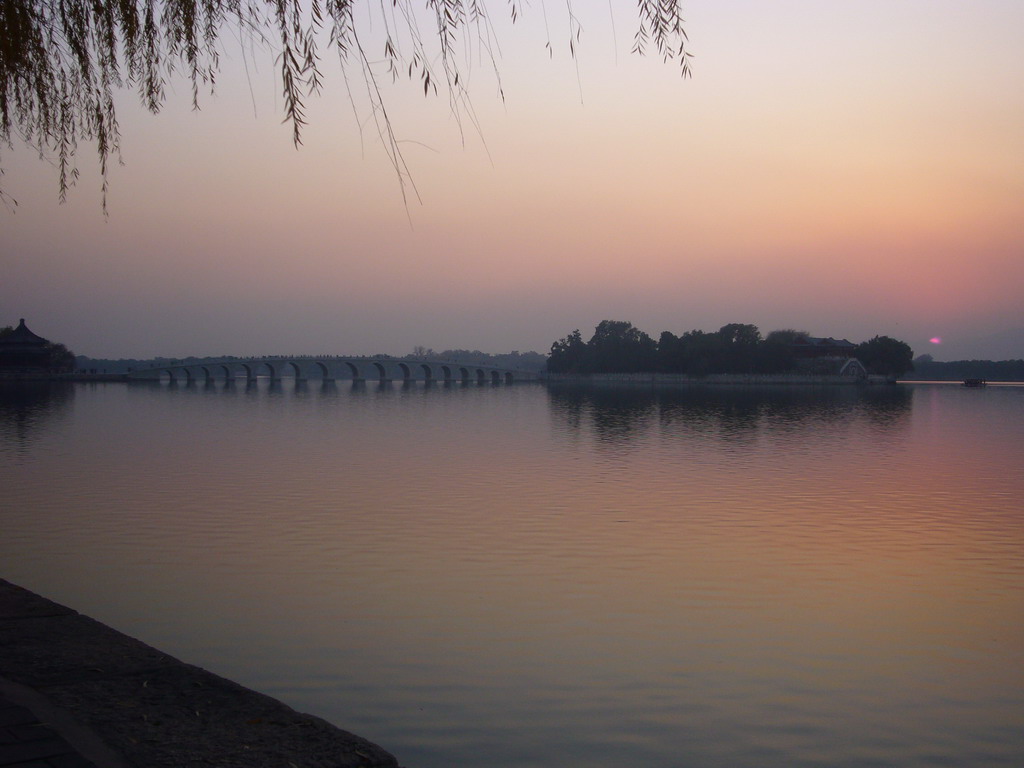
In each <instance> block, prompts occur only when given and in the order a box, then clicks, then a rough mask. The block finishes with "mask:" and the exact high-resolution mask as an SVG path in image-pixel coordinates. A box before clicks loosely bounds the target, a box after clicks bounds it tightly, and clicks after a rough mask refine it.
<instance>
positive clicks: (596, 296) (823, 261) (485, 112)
mask: <svg viewBox="0 0 1024 768" xmlns="http://www.w3.org/2000/svg"><path fill="white" fill-rule="evenodd" d="M489 7H490V9H491V14H492V17H493V19H494V28H495V29H494V34H495V38H496V40H497V42H498V44H499V45H500V54H499V56H498V57H497V60H496V70H497V72H498V76H500V86H501V91H502V92H503V94H504V98H503V99H502V98H501V97H500V96H499V95H498V94H499V89H498V80H497V78H496V76H495V74H494V71H495V67H493V66H492V65H491V63H490V62H489V61H488V60H487V59H486V58H484V57H481V56H480V55H479V52H478V51H477V50H476V48H473V49H472V50H471V51H469V52H468V53H467V57H466V59H465V60H464V61H463V62H462V66H461V69H462V74H463V76H464V77H465V78H468V83H469V89H470V95H471V105H472V110H473V114H472V118H473V119H470V118H469V117H468V116H465V115H464V116H463V117H462V119H460V120H459V119H456V118H455V116H454V115H453V113H452V111H451V109H450V108H449V102H448V99H447V97H446V96H445V95H444V93H443V91H442V92H441V93H440V94H439V95H437V96H434V95H429V96H426V97H425V96H424V94H423V88H422V86H421V85H420V83H419V82H412V83H409V82H402V81H400V82H398V83H396V84H391V83H390V81H389V80H388V78H387V77H386V76H385V75H383V72H382V74H381V85H382V91H383V96H384V100H385V104H386V106H387V109H388V111H389V115H390V117H391V121H392V125H393V127H394V130H395V132H396V134H397V135H398V138H399V139H400V141H401V142H402V143H401V147H402V151H403V156H404V159H405V162H406V163H407V165H408V168H409V172H410V174H411V178H412V182H413V183H414V184H415V193H412V190H411V189H410V188H408V187H407V188H406V193H407V194H408V196H409V201H408V203H406V202H404V200H403V190H402V186H401V185H400V183H399V180H398V177H397V176H396V174H395V171H394V169H393V168H392V166H391V164H390V161H389V159H388V157H387V154H386V153H385V151H384V149H383V146H382V144H381V142H380V141H379V139H378V138H377V135H376V132H375V129H374V127H373V122H372V120H371V119H369V111H368V108H367V104H366V102H365V98H364V97H363V95H362V90H363V88H364V86H363V81H362V79H361V75H360V74H359V73H358V72H356V71H349V72H348V74H347V76H346V75H344V74H343V71H342V69H341V67H340V66H339V64H338V62H337V61H336V59H335V58H333V57H332V56H330V55H328V57H327V58H326V59H325V62H324V66H323V69H324V72H325V75H326V83H325V88H324V92H323V94H322V95H321V96H320V97H314V98H313V99H311V100H310V102H309V104H308V118H309V123H310V125H309V127H308V128H307V130H306V132H305V134H304V143H303V146H302V147H301V148H299V149H296V148H295V147H294V146H293V144H292V141H291V134H290V127H289V126H288V125H286V124H282V121H281V117H282V100H281V97H280V96H279V91H280V84H279V81H278V79H277V73H276V70H275V68H274V64H273V53H272V52H270V51H254V50H252V49H250V48H244V47H243V46H241V45H239V44H237V43H235V42H232V40H231V38H230V36H228V37H227V38H225V39H226V40H227V43H226V45H225V51H224V55H223V68H222V73H221V76H220V78H219V82H218V85H217V90H216V93H215V94H214V95H212V96H211V95H209V94H206V95H203V96H201V99H200V103H201V109H200V110H199V111H195V110H193V109H192V108H191V93H190V86H189V84H188V83H187V82H186V81H184V80H181V81H172V84H171V85H172V88H171V92H170V95H169V98H168V101H167V104H166V105H165V106H164V109H163V110H162V112H161V113H160V114H159V115H156V116H154V115H151V114H149V113H148V112H146V111H145V110H144V109H143V108H142V107H141V106H140V105H139V103H138V99H137V98H136V96H135V95H134V94H133V93H132V92H131V91H125V92H124V93H123V94H121V95H120V97H119V101H118V109H119V121H120V126H121V136H122V140H121V155H122V160H123V165H117V164H114V166H113V167H112V168H111V171H110V174H109V182H110V191H109V194H108V199H107V206H108V209H109V214H108V215H107V216H106V217H105V216H104V214H103V211H102V206H101V199H100V194H99V190H100V177H99V175H98V173H97V166H96V163H95V159H94V157H93V155H92V153H91V152H90V148H89V147H88V146H87V145H83V146H82V147H81V148H80V155H79V167H80V169H81V178H80V180H79V182H78V184H77V186H76V188H75V189H73V190H72V191H71V193H70V195H69V197H68V200H67V202H65V203H64V204H60V203H59V202H58V189H57V176H56V173H55V171H54V168H53V165H52V162H48V161H47V160H45V159H44V160H40V159H39V157H38V155H37V154H36V153H35V152H33V151H32V150H31V149H28V148H26V147H24V146H21V145H18V144H15V145H14V147H13V148H0V163H2V166H3V169H4V175H3V177H0V184H2V188H3V190H4V191H5V192H6V193H7V194H9V195H11V196H13V197H14V198H16V199H17V200H18V205H17V207H16V208H13V209H12V208H11V207H6V208H5V207H2V206H0V325H15V324H17V322H18V319H19V318H22V317H23V318H25V319H26V321H27V323H28V325H29V327H30V328H31V329H32V330H33V331H35V332H36V333H38V334H40V335H42V336H45V337H47V338H50V339H52V340H55V341H60V342H63V343H65V344H66V345H68V346H69V347H70V348H71V349H73V350H74V351H75V352H76V353H78V354H83V355H88V356H91V357H97V358H121V357H137V358H147V357H153V356H169V357H184V356H188V355H197V356H207V355H261V354H346V355H356V354H381V353H382V354H405V353H408V352H411V351H412V350H413V348H414V347H416V346H423V347H431V348H434V349H437V350H443V349H455V348H461V349H480V350H483V351H488V352H508V351H511V350H518V351H521V352H526V351H539V352H547V351H548V350H549V348H550V346H551V343H552V342H553V341H555V340H556V339H559V338H562V337H564V336H566V335H568V334H569V333H571V332H572V331H573V330H574V329H576V328H579V329H581V330H582V331H583V335H584V338H589V336H590V334H591V333H592V332H593V328H594V326H596V325H597V324H598V323H599V322H600V321H601V320H603V319H614V320H628V321H630V322H632V323H634V324H635V325H636V326H638V327H639V328H641V329H642V330H645V331H647V332H648V333H650V334H651V335H652V336H654V337H657V336H658V334H660V333H661V331H663V330H669V331H672V332H673V333H676V334H681V333H683V332H685V331H687V330H692V329H702V330H707V331H713V330H717V329H718V328H719V327H721V326H722V325H725V324H726V323H732V322H738V323H752V324H754V325H757V326H758V327H759V328H760V329H761V331H762V333H765V334H767V333H768V332H769V331H771V330H774V329H778V328H796V329H799V330H806V331H808V332H810V333H811V334H813V335H818V336H835V337H837V338H848V339H849V340H851V341H854V342H859V341H864V340H866V339H869V338H871V337H873V336H875V335H888V336H892V337H895V338H898V339H900V340H903V341H906V342H907V343H908V344H910V346H911V347H912V348H913V350H914V354H915V355H920V354H925V353H927V354H931V355H932V356H933V357H934V358H935V359H937V360H955V359H964V358H973V357H979V358H993V359H1007V358H1024V301H1022V299H1021V296H1022V293H1024V290H1022V289H1024V47H1022V46H1021V45H1020V30H1022V29H1024V3H1022V2H1019V0H1003V1H1001V2H999V1H997V0H972V1H971V2H966V1H965V2H950V1H948V0H920V1H917V0H877V1H876V0H856V1H847V0H835V1H834V2H828V3H822V2H819V1H818V0H802V1H795V0H794V1H785V0H783V1H780V2H772V3H764V2H754V1H752V0H751V1H749V2H745V1H742V0H689V1H688V2H685V1H684V5H683V7H684V16H685V18H686V22H687V23H686V29H687V33H688V35H689V40H690V43H689V49H690V50H691V52H692V53H693V59H692V61H691V68H692V73H693V76H692V78H690V79H684V78H682V77H680V73H679V67H678V65H677V64H673V63H671V62H670V63H663V62H662V61H661V59H660V58H659V57H658V56H657V55H648V56H646V57H638V56H636V55H634V54H631V53H630V48H631V45H632V38H633V33H634V31H635V29H636V26H637V16H636V5H635V4H634V3H632V2H627V1H626V0H609V1H608V2H606V3H605V2H589V0H588V1H587V2H579V1H578V2H575V3H573V4H572V6H571V7H572V9H573V11H574V12H575V14H576V17H577V18H578V19H579V22H580V24H581V27H582V32H581V36H580V41H579V43H578V44H577V45H576V46H575V50H576V56H575V58H573V56H572V55H571V54H570V51H569V38H570V29H569V21H568V17H567V13H566V4H564V3H562V2H560V1H559V0H548V2H546V3H543V4H542V3H538V2H534V3H532V4H529V5H527V6H525V7H524V9H523V13H522V15H521V16H520V17H519V19H518V20H517V21H516V23H515V24H514V25H513V24H512V23H511V21H510V20H509V18H508V7H507V5H506V4H505V3H504V2H501V1H500V0H491V2H490V3H489ZM423 29H424V30H425V31H429V29H430V27H429V22H427V21H425V22H424V26H423ZM365 31H366V35H365V37H364V43H365V44H366V45H367V47H368V48H369V49H370V50H371V51H378V50H382V48H383V43H382V40H381V38H380V35H379V32H380V25H379V24H372V23H371V24H369V25H367V26H366V27H365ZM548 42H550V44H551V49H550V55H549V51H548V48H547V43H548ZM416 193H418V197H419V199H418V200H417V198H416Z"/></svg>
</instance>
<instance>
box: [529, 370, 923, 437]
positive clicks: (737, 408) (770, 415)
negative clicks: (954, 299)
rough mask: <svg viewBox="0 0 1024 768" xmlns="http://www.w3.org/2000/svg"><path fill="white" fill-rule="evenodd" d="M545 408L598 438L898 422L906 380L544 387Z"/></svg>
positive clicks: (904, 408) (904, 411)
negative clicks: (654, 429)
mask: <svg viewBox="0 0 1024 768" xmlns="http://www.w3.org/2000/svg"><path fill="white" fill-rule="evenodd" d="M549 389H550V395H551V408H552V412H553V413H554V414H556V415H558V416H559V417H561V418H563V419H564V420H565V423H566V424H567V425H568V426H570V427H571V428H573V429H579V428H580V427H581V426H582V425H583V423H584V422H585V421H586V422H588V423H589V425H590V427H591V429H592V430H593V432H594V434H595V435H596V436H597V437H598V439H599V440H600V441H602V442H616V441H629V440H630V439H631V438H632V437H633V436H635V435H637V434H642V433H643V432H645V431H646V430H649V429H650V428H651V425H652V424H653V423H655V421H656V422H657V423H658V424H659V425H660V427H661V428H662V429H665V430H673V429H681V430H694V431H702V430H713V431H715V432H717V433H720V434H722V435H737V434H740V433H743V432H746V431H757V430H760V429H763V428H780V427H781V428H786V427H796V426H799V425H800V424H804V425H807V426H810V427H811V428H814V429H817V428H820V427H821V426H823V425H828V424H829V423H831V422H838V421H844V420H850V419H856V418H861V417H866V418H867V419H869V420H870V421H871V422H873V423H875V424H877V425H878V426H879V427H882V428H892V429H898V428H899V424H900V421H901V420H902V419H906V418H907V417H908V416H909V414H910V408H911V406H912V398H913V393H914V390H913V389H911V388H909V387H793V386H788V387H724V386H723V387H710V386H709V387H705V388H699V387H689V388H660V389H659V388H640V387H614V386H598V387H594V386H580V385H575V386H574V385H571V384H559V385H551V386H550V388H549Z"/></svg>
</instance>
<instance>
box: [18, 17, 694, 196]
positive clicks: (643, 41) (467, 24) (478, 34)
mask: <svg viewBox="0 0 1024 768" xmlns="http://www.w3.org/2000/svg"><path fill="white" fill-rule="evenodd" d="M423 1H424V5H425V8H426V15H427V16H428V17H429V19H430V24H431V26H432V29H431V30H430V33H429V34H426V35H424V34H421V32H420V30H419V24H418V21H417V19H418V15H419V12H418V11H417V9H418V8H420V7H421V5H420V3H419V2H415V3H414V2H413V0H390V2H383V1H382V2H381V3H380V5H379V10H378V11H377V13H378V15H377V16H373V15H372V14H371V11H373V9H375V8H378V6H376V4H374V3H372V2H369V1H367V2H363V3H360V2H359V0H0V139H2V141H3V143H4V144H5V145H6V146H7V147H8V148H11V147H13V140H14V139H18V140H20V141H22V142H24V143H25V144H27V145H29V146H30V147H32V148H33V149H35V150H36V151H37V152H39V153H40V154H41V155H47V154H51V153H52V154H53V155H55V157H56V160H57V165H58V174H59V176H58V184H59V190H60V197H61V200H63V199H64V198H65V196H66V194H67V191H68V187H69V186H70V185H71V184H73V183H74V181H75V180H76V179H77V177H78V169H77V167H76V165H75V155H76V151H77V149H78V145H79V143H82V142H87V143H91V144H93V145H95V148H96V151H97V153H98V155H99V162H100V173H101V175H102V182H103V192H104V207H105V200H106V190H107V164H108V161H109V160H110V158H111V156H114V157H116V156H117V155H118V149H119V141H120V134H119V129H118V121H117V112H116V109H115V95H116V93H117V92H118V90H119V89H121V88H134V89H136V90H137V91H138V96H139V99H140V101H141V102H142V104H143V106H145V108H146V109H148V110H149V111H151V112H153V113H156V112H159V111H160V108H161V106H162V105H163V103H164V99H165V95H166V91H165V87H166V84H167V80H168V78H169V77H171V76H172V75H174V74H175V73H177V72H179V71H180V72H184V73H185V75H186V76H187V77H188V79H189V80H190V82H191V86H192V101H193V105H194V106H195V107H197V108H198V106H199V94H200V90H201V89H210V90H211V91H212V90H213V87H214V85H215V83H216V79H217V73H218V69H219V60H220V55H221V52H222V50H223V48H224V41H225V39H227V40H229V41H234V40H236V38H238V37H239V36H240V37H241V38H242V39H243V40H244V41H246V42H250V43H254V44H259V45H262V46H265V47H269V48H270V49H272V50H273V52H274V53H275V54H276V62H277V67H278V72H279V76H280V86H281V89H282V93H283V97H284V101H283V105H284V114H285V119H286V121H288V122H290V123H291V126H292V139H293V141H294V143H295V144H296V145H299V144H300V143H301V142H302V128H303V126H304V125H305V123H306V118H305V100H306V98H307V97H308V96H310V95H313V94H316V93H318V92H319V91H320V89H321V85H322V82H323V72H322V70H321V64H322V53H321V51H322V49H323V50H326V49H330V48H334V49H336V51H337V54H338V56H339V58H340V60H341V63H342V70H343V73H349V72H353V71H354V72H356V73H358V74H359V75H360V76H361V77H362V78H363V79H364V82H365V84H366V90H367V93H368V94H369V99H370V108H371V110H372V117H373V119H374V121H375V122H376V126H377V129H378V132H379V134H380V136H381V139H382V141H383V142H384V145H385V148H386V150H387V152H388V154H389V157H390V158H391V160H392V163H393V164H394V166H395V169H396V171H397V172H398V173H399V176H400V178H401V177H403V176H404V175H405V174H406V173H407V169H406V168H405V164H404V162H403V161H402V156H401V153H400V151H399V149H398V144H397V140H396V137H395V134H394V132H393V130H392V126H391V123H390V121H389V119H388V116H387V110H386V109H385V106H384V99H383V96H382V91H381V88H380V87H379V83H378V72H379V68H376V67H377V64H376V62H377V60H378V57H381V58H382V61H383V66H384V70H385V71H386V73H387V75H388V76H390V77H391V78H392V79H398V78H402V77H408V78H411V79H419V80H420V81H421V82H422V84H423V90H424V93H429V92H431V91H434V92H436V91H437V90H438V87H439V85H440V88H441V89H443V90H445V91H446V92H447V95H448V98H449V102H450V106H451V107H452V109H453V110H454V111H459V110H460V109H462V108H464V107H465V106H466V102H465V100H466V97H467V92H466V78H465V77H463V76H462V74H461V72H460V66H459V62H460V56H461V54H460V52H461V51H463V50H466V49H467V48H466V47H465V46H464V44H466V43H471V42H476V43H477V48H478V50H479V51H480V52H482V53H483V54H484V55H491V56H492V60H493V55H492V54H491V51H493V47H492V46H493V45H494V41H493V40H492V38H491V35H492V26H491V22H490V9H489V5H488V3H487V0H423ZM507 2H508V6H507V8H508V9H509V12H510V13H511V16H512V19H513V21H515V20H516V19H517V18H518V17H519V15H520V13H521V6H522V0H507ZM491 5H493V2H492V3H491ZM638 5H639V28H638V29H637V32H636V34H635V36H634V44H633V51H634V52H636V53H640V54H643V53H645V52H647V51H649V50H652V49H653V50H654V51H656V52H657V53H658V54H660V55H661V56H662V58H663V59H665V60H670V59H671V60H676V61H678V62H679V63H680V65H681V68H682V73H683V75H684V76H687V75H688V74H689V53H688V52H687V51H686V48H685V46H686V32H685V30H684V28H683V19H682V17H681V10H682V9H681V0H639V2H638ZM360 6H365V7H366V10H367V13H363V14H360V15H357V13H356V11H357V9H359V8H360ZM566 7H567V13H568V14H569V16H570V29H571V30H572V39H571V40H570V50H571V51H572V52H573V54H575V46H576V45H577V44H578V42H579V37H580V33H581V29H580V26H579V23H578V22H577V21H575V17H573V16H572V7H571V5H567V6H566ZM368 14H370V15H369V17H368ZM367 18H370V19H371V21H373V22H374V23H375V24H377V25H378V26H377V28H378V29H383V35H384V42H383V50H379V51H376V50H375V51H370V50H368V49H367V47H366V46H364V42H363V38H362V37H361V32H362V29H363V28H364V27H365V26H369V24H370V23H371V21H366V19H367ZM470 47H471V46H470ZM0 173H2V165H0ZM2 194H3V193H2V191H0V195H2Z"/></svg>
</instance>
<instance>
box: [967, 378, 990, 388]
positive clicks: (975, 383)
mask: <svg viewBox="0 0 1024 768" xmlns="http://www.w3.org/2000/svg"><path fill="white" fill-rule="evenodd" d="M987 384H988V382H987V381H985V380H984V379H964V386H965V387H984V386H985V385H987Z"/></svg>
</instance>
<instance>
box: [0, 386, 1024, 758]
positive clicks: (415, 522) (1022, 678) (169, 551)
mask: <svg viewBox="0 0 1024 768" xmlns="http://www.w3.org/2000/svg"><path fill="white" fill-rule="evenodd" d="M0 489H2V500H0V504H2V507H0V526H2V531H3V536H2V537H0V577H3V578H6V579H9V580H11V581H13V582H15V583H17V584H20V585H22V586H24V587H27V588H29V589H32V590H34V591H36V592H39V593H41V594H43V595H45V596H46V597H49V598H52V599H54V600H57V601H58V602H62V603H65V604H67V605H70V606H71V607H73V608H75V609H77V610H80V611H82V612H83V613H86V614H88V615H90V616H93V617H94V618H97V619H99V620H100V621H103V622H105V623H107V624H110V625H111V626H113V627H115V628H117V629H120V630H122V631H124V632H126V633H128V634H130V635H132V636H135V637H138V638H140V639H142V640H144V641H146V642H148V643H151V644H153V645H155V646H157V647H158V648H160V649H162V650H165V651H167V652H169V653H172V654H173V655H176V656H178V657H180V658H182V659H183V660H185V661H188V662H191V663H195V664H199V665H200V666H203V667H206V668H207V669H209V670H211V671H213V672H216V673H218V674H221V675H224V676H227V677H230V678H232V679H234V680H237V681H238V682H241V683H243V684H244V685H247V686H250V687H253V688H256V689H257V690H260V691H262V692H264V693H268V694H270V695H272V696H275V697H277V698H279V699H281V700H283V701H285V702H287V703H288V704H290V705H292V706H294V707H295V708H297V709H299V710H301V711H305V712H310V713H313V714H316V715H319V716H321V717H324V718H326V719H327V720H330V721H331V722H333V723H335V724H337V725H339V726H340V727H342V728H345V729H347V730H351V731H354V732H356V733H358V734H360V735H362V736H365V737H367V738H369V739H371V740H373V741H376V742H378V743H379V744H381V745H382V746H383V747H385V748H386V749H388V750H390V751H391V752H393V753H394V754H395V755H396V756H397V757H398V759H399V761H400V762H401V763H402V764H403V765H404V766H407V768H441V767H442V766H444V767H445V768H448V767H450V766H458V767H461V766H484V765H486V766H489V768H513V767H525V766H531V767H532V766H543V767H547V766H552V767H554V766H559V767H561V766H596V767H597V768H612V767H613V766H614V767H615V768H621V767H622V766H643V767H644V768H651V767H655V768H658V767H663V768H668V767H669V766H673V767H675V766H758V767H763V766H780V767H781V766H786V767H787V768H791V767H792V766H822V765H828V766H851V767H852V766H880V765H885V766H946V765H949V766H963V765H972V766H1019V765H1022V764H1024V387H1022V386H989V387H987V388H986V389H979V390H972V389H967V388H964V387H959V386H953V385H943V384H914V385H896V386H879V387H864V388H858V387H832V388H813V387H798V386H793V387H788V388H777V389H764V390H762V389H743V388H707V389H699V388H697V389H689V390H650V389H637V390H630V389H621V388H594V389H589V390H588V389H580V388H573V387H558V386H555V385H551V386H544V385H540V384H518V385H512V386H490V385H488V386H478V385H476V384H473V385H471V386H461V385H454V386H446V385H438V384H434V385H423V384H417V385H412V386H403V385H402V384H397V383H396V384H387V385H381V386H378V385H376V384H369V385H363V386H353V385H351V384H350V383H348V382H339V383H338V384H337V385H336V386H331V387H321V385H320V383H319V382H312V381H311V382H309V383H308V384H299V385H298V386H296V385H295V384H294V383H292V382H291V381H289V380H285V382H284V383H283V384H275V385H271V384H270V383H269V382H268V381H265V380H261V381H260V382H259V383H258V384H257V385H256V386H254V387H247V386H246V385H245V383H244V382H243V381H240V382H238V383H237V384H234V385H230V386H227V385H224V384H223V383H218V384H215V385H212V386H204V385H202V384H200V385H198V386H182V385H178V386H173V385H167V384H158V385H141V384H138V385H123V384H65V385H59V386H58V385H51V386H42V387H36V388H21V389H18V390H12V389H11V388H9V387H8V388H6V389H5V390H4V391H3V393H2V394H0Z"/></svg>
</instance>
